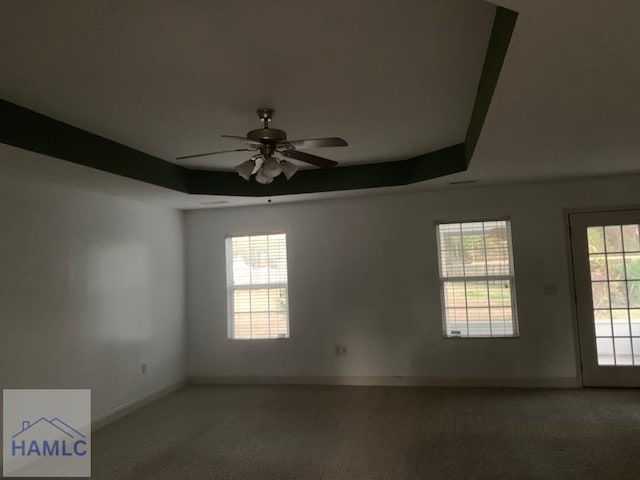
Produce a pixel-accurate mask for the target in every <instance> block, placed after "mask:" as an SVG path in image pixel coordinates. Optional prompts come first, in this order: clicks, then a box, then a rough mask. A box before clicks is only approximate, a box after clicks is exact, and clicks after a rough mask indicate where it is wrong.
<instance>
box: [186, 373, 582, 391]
mask: <svg viewBox="0 0 640 480" xmlns="http://www.w3.org/2000/svg"><path fill="white" fill-rule="evenodd" d="M189 383H192V384H196V385H204V384H216V385H225V384H226V385H361V386H376V385H377V386H406V387H408V386H422V387H512V388H580V387H581V385H580V384H579V383H578V380H577V379H576V378H571V377H566V378H565V377H533V378H519V377H511V378H489V377H485V378H443V377H419V376H406V377H404V376H286V375H285V376H255V375H194V376H190V377H189Z"/></svg>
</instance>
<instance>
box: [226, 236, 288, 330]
mask: <svg viewBox="0 0 640 480" xmlns="http://www.w3.org/2000/svg"><path fill="white" fill-rule="evenodd" d="M226 251H227V295H228V297H227V298H228V300H227V302H228V303H227V305H228V322H229V338H233V339H257V338H288V337H289V306H288V301H287V300H288V293H287V239H286V235H285V234H284V233H274V234H261V235H250V236H238V237H227V239H226Z"/></svg>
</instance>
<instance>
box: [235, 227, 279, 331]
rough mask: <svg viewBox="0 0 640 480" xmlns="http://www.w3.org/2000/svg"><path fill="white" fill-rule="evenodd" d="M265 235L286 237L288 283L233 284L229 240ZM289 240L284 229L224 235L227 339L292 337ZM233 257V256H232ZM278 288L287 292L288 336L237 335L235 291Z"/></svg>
mask: <svg viewBox="0 0 640 480" xmlns="http://www.w3.org/2000/svg"><path fill="white" fill-rule="evenodd" d="M265 235H284V237H285V258H286V271H287V281H286V283H281V282H280V283H260V284H258V283H256V284H250V285H240V286H234V285H233V265H231V270H229V267H230V264H229V260H230V257H229V252H228V250H227V248H228V242H229V240H231V239H233V238H243V237H260V236H265ZM288 245H289V244H288V242H287V233H286V232H285V231H282V230H270V231H260V232H251V233H229V234H226V235H225V236H224V246H225V285H226V290H227V340H230V341H252V342H260V341H262V342H264V341H274V340H288V339H289V338H291V322H290V318H289V252H288V250H289V247H288ZM231 258H232V257H231ZM270 288H273V289H277V288H284V290H285V292H286V298H287V302H286V307H287V309H286V318H287V332H286V336H278V337H259V338H252V337H249V338H238V337H236V336H235V313H236V312H235V301H234V293H235V291H237V290H245V291H251V290H259V289H270Z"/></svg>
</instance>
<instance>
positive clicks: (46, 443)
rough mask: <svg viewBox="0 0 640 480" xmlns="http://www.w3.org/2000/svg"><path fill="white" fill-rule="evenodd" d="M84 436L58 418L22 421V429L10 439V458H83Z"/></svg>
mask: <svg viewBox="0 0 640 480" xmlns="http://www.w3.org/2000/svg"><path fill="white" fill-rule="evenodd" d="M86 454H87V440H86V437H85V435H83V434H82V433H80V432H79V431H78V430H76V429H75V428H73V427H72V426H71V425H69V424H68V423H66V422H64V421H63V420H61V419H59V418H58V417H55V418H52V419H48V418H45V417H40V418H38V419H37V420H35V421H33V422H31V421H28V420H23V421H22V429H21V430H20V431H19V432H18V433H16V434H15V435H13V436H12V437H11V456H12V457H73V456H77V457H83V456H85V455H86Z"/></svg>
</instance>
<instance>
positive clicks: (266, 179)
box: [256, 168, 273, 185]
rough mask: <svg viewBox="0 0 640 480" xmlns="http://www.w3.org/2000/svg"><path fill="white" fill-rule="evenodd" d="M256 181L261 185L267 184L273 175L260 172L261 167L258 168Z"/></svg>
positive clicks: (271, 180)
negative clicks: (269, 175)
mask: <svg viewBox="0 0 640 480" xmlns="http://www.w3.org/2000/svg"><path fill="white" fill-rule="evenodd" d="M256 182H258V183H261V184H263V185H267V184H269V183H271V182H273V177H268V176H266V175H265V174H264V173H263V172H262V168H260V170H258V173H256Z"/></svg>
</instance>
